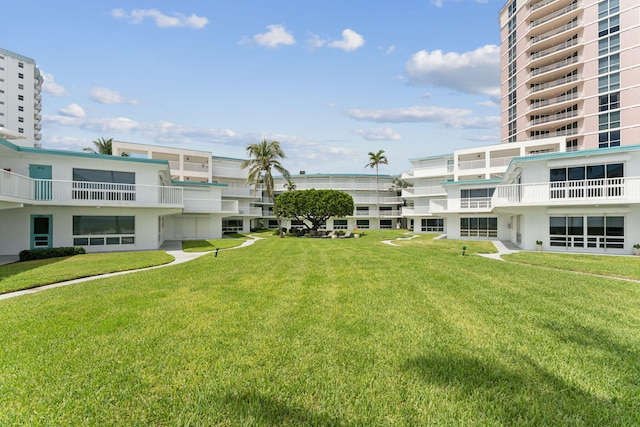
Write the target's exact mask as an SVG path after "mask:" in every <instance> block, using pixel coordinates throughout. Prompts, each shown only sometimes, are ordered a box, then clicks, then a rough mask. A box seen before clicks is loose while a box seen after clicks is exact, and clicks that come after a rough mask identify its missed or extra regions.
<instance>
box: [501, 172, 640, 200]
mask: <svg viewBox="0 0 640 427" xmlns="http://www.w3.org/2000/svg"><path fill="white" fill-rule="evenodd" d="M585 200H587V201H589V202H592V201H594V202H595V201H606V200H613V201H616V202H638V201H640V177H630V178H602V179H584V180H576V181H557V182H540V183H532V184H509V185H499V186H498V187H497V188H496V190H495V193H494V195H493V204H494V205H495V206H514V205H537V204H553V203H557V202H562V203H566V202H568V201H576V202H578V201H582V202H584V201H585Z"/></svg>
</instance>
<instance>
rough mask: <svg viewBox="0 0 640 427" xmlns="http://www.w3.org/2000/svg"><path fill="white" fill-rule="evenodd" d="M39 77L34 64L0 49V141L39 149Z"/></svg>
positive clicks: (40, 96) (40, 109) (40, 102)
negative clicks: (0, 139)
mask: <svg viewBox="0 0 640 427" xmlns="http://www.w3.org/2000/svg"><path fill="white" fill-rule="evenodd" d="M41 91H42V76H41V75H40V70H39V69H38V67H37V65H36V62H35V61H34V60H33V59H31V58H27V57H26V56H23V55H20V54H17V53H14V52H10V51H8V50H5V49H2V48H0V137H1V138H4V137H7V138H12V139H13V140H14V141H15V143H16V144H18V145H22V146H27V147H40V140H41V139H42V134H41V133H40V130H41V129H42V125H41V124H40V121H41V120H42V116H41V114H40V112H41V111H42V95H41Z"/></svg>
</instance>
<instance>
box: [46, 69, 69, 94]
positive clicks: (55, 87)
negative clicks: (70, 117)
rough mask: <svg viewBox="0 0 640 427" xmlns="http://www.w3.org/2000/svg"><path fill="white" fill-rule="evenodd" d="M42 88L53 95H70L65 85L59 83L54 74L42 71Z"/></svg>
mask: <svg viewBox="0 0 640 427" xmlns="http://www.w3.org/2000/svg"><path fill="white" fill-rule="evenodd" d="M42 80H43V81H42V90H43V91H44V92H46V93H48V94H51V95H53V96H65V95H68V93H67V91H66V90H65V88H64V87H62V86H61V85H59V84H57V83H56V82H55V81H54V80H55V79H54V78H53V74H50V73H44V72H43V73H42Z"/></svg>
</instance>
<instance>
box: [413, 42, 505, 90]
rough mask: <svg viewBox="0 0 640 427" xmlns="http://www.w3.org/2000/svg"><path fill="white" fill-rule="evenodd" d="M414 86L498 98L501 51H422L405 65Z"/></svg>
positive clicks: (486, 48)
mask: <svg viewBox="0 0 640 427" xmlns="http://www.w3.org/2000/svg"><path fill="white" fill-rule="evenodd" d="M406 72H407V75H408V76H409V78H410V80H411V83H413V84H415V85H420V86H422V85H429V86H441V87H445V88H448V89H453V90H455V91H458V92H463V93H472V94H484V95H489V96H493V97H498V96H499V95H500V49H499V48H498V46H495V45H486V46H483V47H481V48H478V49H476V50H474V51H472V52H465V53H462V54H459V53H455V52H449V53H446V54H445V53H443V52H442V51H441V50H434V51H433V52H428V51H425V50H421V51H420V52H417V53H416V54H414V55H413V56H412V57H411V59H410V60H409V61H408V62H407V64H406Z"/></svg>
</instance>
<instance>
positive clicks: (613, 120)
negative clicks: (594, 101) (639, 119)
mask: <svg viewBox="0 0 640 427" xmlns="http://www.w3.org/2000/svg"><path fill="white" fill-rule="evenodd" d="M619 127H620V111H614V112H612V113H604V114H600V115H599V116H598V130H607V129H613V128H619Z"/></svg>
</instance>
